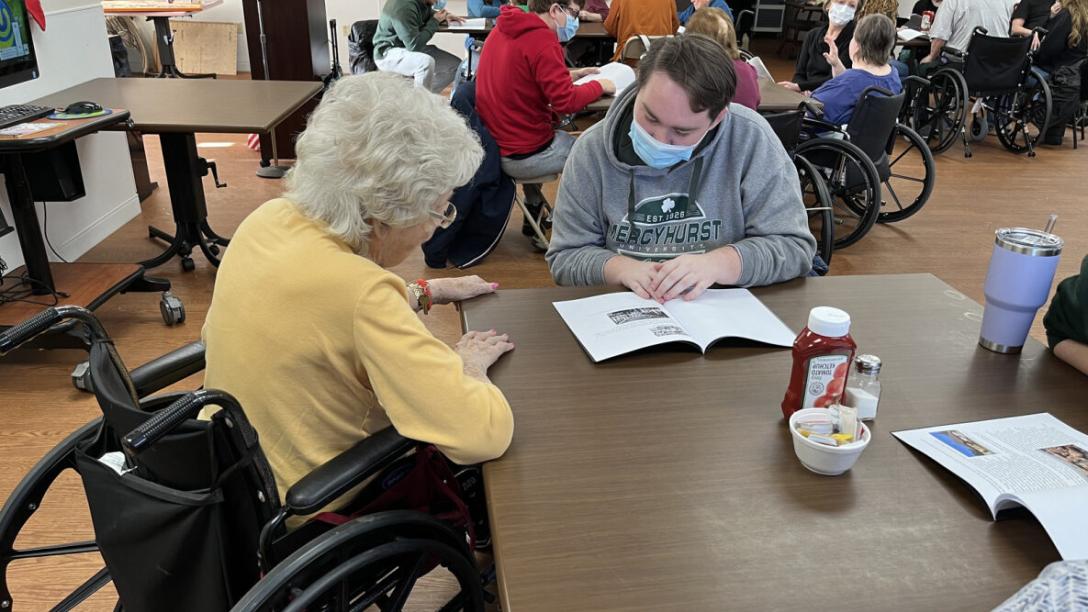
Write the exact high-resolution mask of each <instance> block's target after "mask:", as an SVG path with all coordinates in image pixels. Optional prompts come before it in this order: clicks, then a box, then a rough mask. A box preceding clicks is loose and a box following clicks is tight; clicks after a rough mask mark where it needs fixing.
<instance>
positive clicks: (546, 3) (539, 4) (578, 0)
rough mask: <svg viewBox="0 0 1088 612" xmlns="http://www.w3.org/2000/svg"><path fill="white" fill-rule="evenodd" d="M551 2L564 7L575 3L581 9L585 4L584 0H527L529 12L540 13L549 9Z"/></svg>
mask: <svg viewBox="0 0 1088 612" xmlns="http://www.w3.org/2000/svg"><path fill="white" fill-rule="evenodd" d="M553 4H558V5H559V6H561V7H563V8H564V9H566V8H567V6H568V5H570V4H577V5H578V8H579V9H581V8H582V7H583V6H585V0H529V2H528V6H529V12H530V13H536V14H538V15H542V14H544V13H547V12H548V11H549V10H551V8H552V5H553Z"/></svg>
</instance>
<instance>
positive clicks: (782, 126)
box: [763, 107, 835, 267]
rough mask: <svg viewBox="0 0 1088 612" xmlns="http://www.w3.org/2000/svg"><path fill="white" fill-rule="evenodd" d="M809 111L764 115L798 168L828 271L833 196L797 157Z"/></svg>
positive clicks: (814, 171) (819, 252)
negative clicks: (805, 119) (802, 130)
mask: <svg viewBox="0 0 1088 612" xmlns="http://www.w3.org/2000/svg"><path fill="white" fill-rule="evenodd" d="M805 112H806V108H804V107H802V108H799V109H797V110H792V111H786V112H783V113H773V114H768V115H763V118H764V119H766V120H767V123H768V124H770V126H771V129H772V130H774V133H775V135H777V136H778V140H779V141H780V142H781V143H782V146H783V147H784V148H785V149H786V153H787V154H788V155H789V156H790V158H791V159H792V160H793V164H794V166H796V167H797V178H798V180H799V181H800V183H801V197H802V199H803V200H804V203H805V208H806V209H807V210H808V225H809V230H810V231H811V232H812V235H813V236H814V237H815V238H816V254H817V255H819V256H820V259H822V260H823V261H824V263H825V264H827V265H828V267H830V266H831V255H832V253H833V251H834V249H835V234H834V219H833V212H832V211H833V210H834V209H833V208H832V201H831V193H830V192H829V191H828V189H827V183H826V182H824V179H823V176H822V175H821V174H820V172H819V171H818V170H817V169H816V167H815V166H813V165H812V162H810V161H808V160H807V159H805V158H804V157H801V156H800V155H797V145H798V143H799V142H800V140H801V129H802V126H803V124H804V117H805Z"/></svg>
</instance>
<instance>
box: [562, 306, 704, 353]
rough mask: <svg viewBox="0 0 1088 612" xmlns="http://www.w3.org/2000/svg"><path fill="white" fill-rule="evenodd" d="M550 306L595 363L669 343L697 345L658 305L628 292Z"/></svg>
mask: <svg viewBox="0 0 1088 612" xmlns="http://www.w3.org/2000/svg"><path fill="white" fill-rule="evenodd" d="M552 305H553V306H555V309H556V310H557V311H558V312H559V315H560V316H561V317H563V321H564V322H565V323H566V324H567V327H569V328H570V330H571V331H572V332H574V335H575V337H577V338H578V341H579V342H580V343H581V344H582V348H584V349H585V350H586V352H587V353H589V356H590V357H591V358H592V359H593V361H594V362H599V361H604V360H605V359H610V358H612V357H615V356H617V355H623V354H624V353H630V352H632V351H637V350H639V349H643V348H647V347H650V346H656V345H658V344H667V343H669V342H687V343H690V344H694V345H698V343H697V342H696V341H695V340H694V339H693V338H692V337H691V335H690V334H688V332H687V331H686V330H685V329H684V328H683V326H682V325H680V323H679V322H678V321H677V320H676V319H675V318H673V317H672V316H671V315H670V314H669V313H668V312H666V311H665V309H664V308H663V307H662V306H661V304H658V303H657V302H655V301H653V300H644V299H642V298H640V297H638V296H637V295H635V294H634V293H631V292H629V291H625V292H621V293H606V294H604V295H597V296H593V297H589V298H583V299H580V300H570V301H566V302H553V303H552Z"/></svg>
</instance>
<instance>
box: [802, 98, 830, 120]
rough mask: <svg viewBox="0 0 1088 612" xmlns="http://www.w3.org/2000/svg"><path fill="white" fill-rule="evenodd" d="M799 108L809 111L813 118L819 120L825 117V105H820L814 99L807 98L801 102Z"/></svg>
mask: <svg viewBox="0 0 1088 612" xmlns="http://www.w3.org/2000/svg"><path fill="white" fill-rule="evenodd" d="M798 108H799V109H801V110H805V111H808V112H809V113H810V114H811V115H812V116H813V118H819V117H823V116H824V105H823V104H820V103H819V102H817V101H816V100H813V99H812V98H805V99H804V100H801V104H800V105H799V106H798Z"/></svg>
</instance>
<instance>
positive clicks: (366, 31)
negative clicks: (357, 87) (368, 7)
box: [348, 19, 378, 74]
mask: <svg viewBox="0 0 1088 612" xmlns="http://www.w3.org/2000/svg"><path fill="white" fill-rule="evenodd" d="M377 31H378V20H377V19H366V20H363V21H356V22H355V23H353V24H351V33H350V34H348V69H349V70H350V71H351V74H365V73H367V72H375V71H376V70H378V65H377V64H375V63H374V33H375V32H377Z"/></svg>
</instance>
